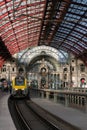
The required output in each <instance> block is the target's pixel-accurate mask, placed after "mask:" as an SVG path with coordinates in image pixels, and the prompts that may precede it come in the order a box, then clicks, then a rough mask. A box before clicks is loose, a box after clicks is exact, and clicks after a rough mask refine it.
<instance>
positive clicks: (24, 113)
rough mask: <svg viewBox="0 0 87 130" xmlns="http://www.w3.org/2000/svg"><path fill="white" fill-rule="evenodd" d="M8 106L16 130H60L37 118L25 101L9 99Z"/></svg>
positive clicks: (39, 117)
mask: <svg viewBox="0 0 87 130" xmlns="http://www.w3.org/2000/svg"><path fill="white" fill-rule="evenodd" d="M30 102H31V101H30ZM8 104H9V109H10V113H11V116H12V119H13V121H14V123H15V125H16V128H17V130H36V129H37V130H60V129H59V128H58V127H57V126H55V125H54V124H52V123H51V122H49V121H47V120H45V119H43V118H42V117H41V116H38V115H37V114H36V112H34V111H33V110H32V109H31V108H29V106H28V105H27V104H26V103H25V100H11V99H9V102H8Z"/></svg>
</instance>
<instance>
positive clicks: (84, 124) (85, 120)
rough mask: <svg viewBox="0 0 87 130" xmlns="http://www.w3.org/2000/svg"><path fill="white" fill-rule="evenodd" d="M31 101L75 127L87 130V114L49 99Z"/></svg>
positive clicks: (33, 99)
mask: <svg viewBox="0 0 87 130" xmlns="http://www.w3.org/2000/svg"><path fill="white" fill-rule="evenodd" d="M31 100H32V101H33V102H35V103H36V104H38V105H39V106H40V107H42V108H44V109H46V110H47V111H49V112H51V113H52V114H54V115H56V116H58V117H60V118H61V119H63V120H65V121H67V122H68V123H70V124H72V125H73V126H76V127H78V128H80V129H81V130H87V113H85V112H82V111H80V110H77V109H74V108H71V107H65V106H63V105H62V104H57V103H54V102H52V101H49V100H47V99H41V98H33V97H32V98H31Z"/></svg>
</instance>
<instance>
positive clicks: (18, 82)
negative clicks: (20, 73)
mask: <svg viewBox="0 0 87 130" xmlns="http://www.w3.org/2000/svg"><path fill="white" fill-rule="evenodd" d="M24 83H25V82H24V78H23V77H17V78H15V85H18V86H22V85H24Z"/></svg>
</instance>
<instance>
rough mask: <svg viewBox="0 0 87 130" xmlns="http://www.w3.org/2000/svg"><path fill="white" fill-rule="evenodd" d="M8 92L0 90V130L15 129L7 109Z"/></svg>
mask: <svg viewBox="0 0 87 130" xmlns="http://www.w3.org/2000/svg"><path fill="white" fill-rule="evenodd" d="M8 97H9V93H5V92H4V93H2V92H0V130H16V128H15V125H14V123H13V121H12V118H11V115H10V113H9V109H8Z"/></svg>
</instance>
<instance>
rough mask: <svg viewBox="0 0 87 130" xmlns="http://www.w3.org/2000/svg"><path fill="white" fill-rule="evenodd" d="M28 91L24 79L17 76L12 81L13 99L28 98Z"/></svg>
mask: <svg viewBox="0 0 87 130" xmlns="http://www.w3.org/2000/svg"><path fill="white" fill-rule="evenodd" d="M28 94H29V90H28V86H27V80H26V78H24V77H22V76H18V77H16V78H14V79H13V81H12V95H13V96H15V97H25V96H28Z"/></svg>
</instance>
